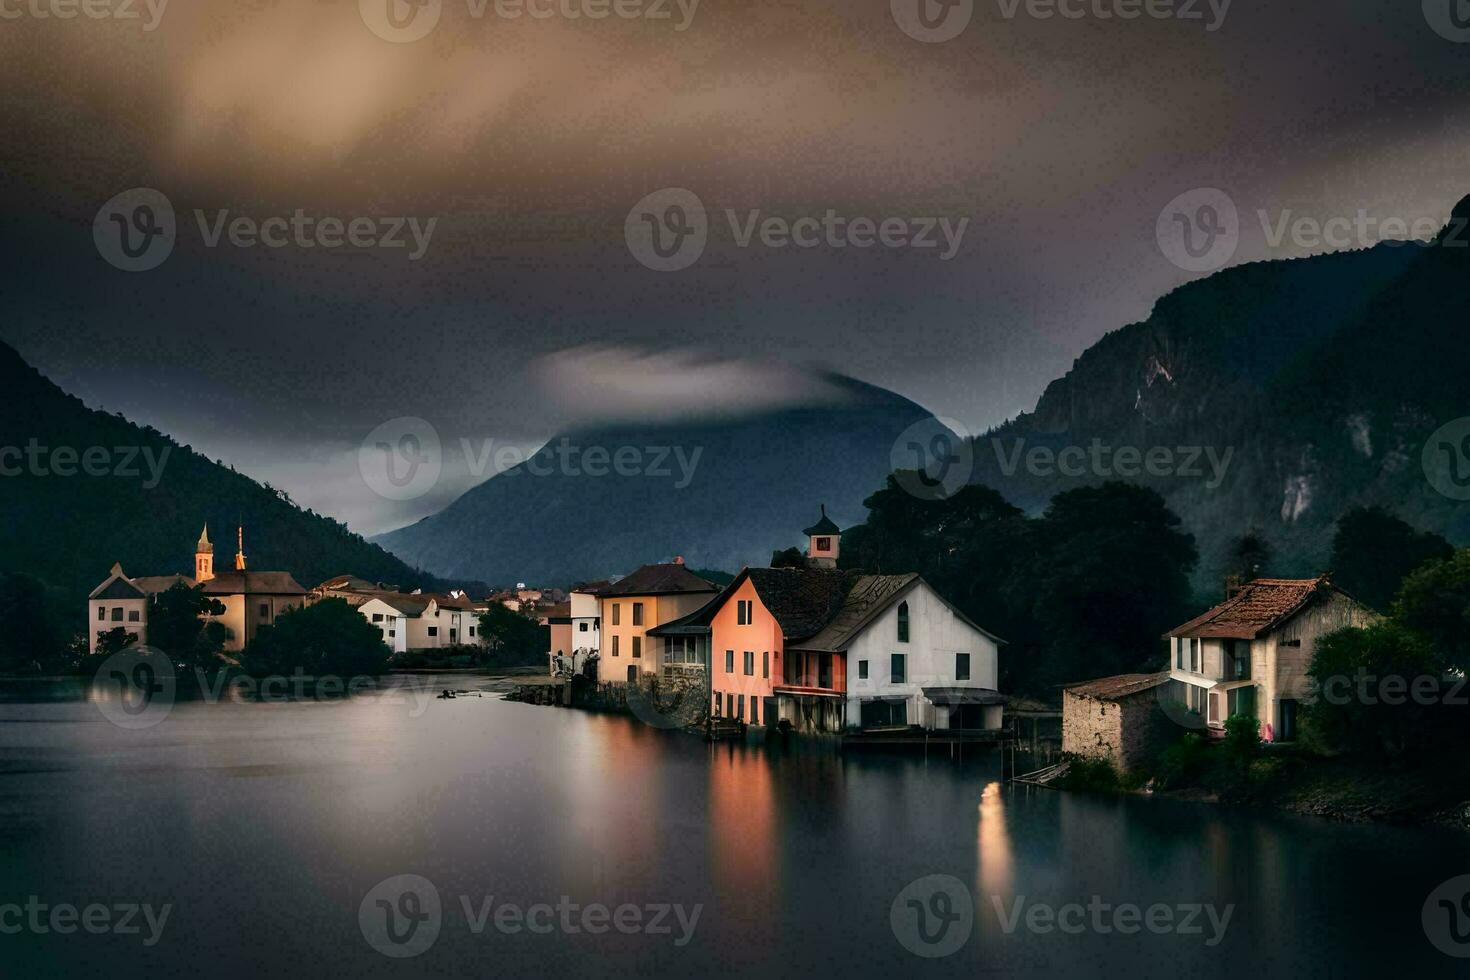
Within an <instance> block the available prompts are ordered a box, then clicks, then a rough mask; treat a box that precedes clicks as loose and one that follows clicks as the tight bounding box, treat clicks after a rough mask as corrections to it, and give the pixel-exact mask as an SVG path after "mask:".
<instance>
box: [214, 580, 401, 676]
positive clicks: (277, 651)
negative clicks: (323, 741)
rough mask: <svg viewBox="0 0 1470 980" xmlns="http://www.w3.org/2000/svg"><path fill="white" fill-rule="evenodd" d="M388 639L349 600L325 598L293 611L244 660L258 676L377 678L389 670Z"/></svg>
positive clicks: (261, 635)
mask: <svg viewBox="0 0 1470 980" xmlns="http://www.w3.org/2000/svg"><path fill="white" fill-rule="evenodd" d="M389 656H390V651H389V650H388V647H387V646H386V645H385V644H384V643H383V634H382V631H380V630H379V629H378V628H377V627H376V626H374V625H373V624H372V623H369V622H368V621H367V620H366V619H365V618H364V617H363V616H362V614H361V613H359V612H358V611H357V610H356V609H353V608H352V607H351V606H350V605H348V604H347V600H345V599H323V600H322V601H320V602H316V603H313V604H311V605H309V606H301V607H300V608H297V609H290V610H287V611H286V612H284V613H282V614H281V615H280V616H277V617H276V621H275V622H274V623H272V624H270V625H269V626H262V627H261V628H260V631H259V632H258V633H256V635H255V639H254V640H253V641H251V643H250V646H249V647H248V648H247V649H246V650H245V653H244V656H243V657H242V658H241V659H242V662H243V664H244V666H245V669H246V670H248V671H249V672H250V673H252V674H254V675H256V676H264V675H268V674H290V673H294V672H295V671H297V670H300V671H301V672H302V673H304V674H307V675H308V676H313V677H326V676H332V677H341V678H349V677H363V676H374V677H375V676H377V675H379V674H382V673H385V672H386V671H387V669H388V658H389Z"/></svg>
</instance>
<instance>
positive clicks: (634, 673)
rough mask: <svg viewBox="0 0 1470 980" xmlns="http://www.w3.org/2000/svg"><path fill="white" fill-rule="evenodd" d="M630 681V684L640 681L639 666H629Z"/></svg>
mask: <svg viewBox="0 0 1470 980" xmlns="http://www.w3.org/2000/svg"><path fill="white" fill-rule="evenodd" d="M628 683H629V684H637V683H638V668H637V667H632V666H630V667H629V668H628Z"/></svg>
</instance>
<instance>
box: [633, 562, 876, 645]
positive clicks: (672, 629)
mask: <svg viewBox="0 0 1470 980" xmlns="http://www.w3.org/2000/svg"><path fill="white" fill-rule="evenodd" d="M856 578H857V576H856V575H855V574H854V573H851V572H839V571H837V570H836V569H831V568H747V569H745V570H744V571H742V572H741V573H740V574H739V575H737V576H735V580H734V581H733V582H731V583H730V584H729V585H727V586H725V588H724V589H722V590H721V591H720V594H719V595H718V596H716V597H715V598H714V599H712V600H710V601H709V602H707V603H705V604H704V605H703V606H701V607H700V608H699V609H697V610H695V611H694V612H692V613H690V614H689V615H687V616H684V617H683V618H681V619H676V620H674V621H672V622H669V623H665V624H663V625H662V626H659V627H657V628H655V629H651V630H649V631H648V635H649V636H699V635H703V634H705V633H708V632H709V631H710V624H711V623H713V622H714V618H715V615H716V614H717V613H718V612H719V611H720V609H721V608H723V607H724V605H725V603H726V602H728V601H729V600H730V597H731V596H733V595H734V594H735V593H736V592H737V591H739V589H740V587H741V586H742V585H744V584H745V582H746V581H747V580H749V581H750V583H751V584H752V585H753V586H754V587H755V593H756V595H757V596H759V597H760V600H761V604H762V605H763V606H765V607H766V609H767V610H769V611H770V613H771V615H772V616H774V617H775V619H776V623H777V625H779V626H780V627H781V634H782V636H783V637H785V639H786V640H787V642H791V641H794V640H802V639H805V638H806V637H808V636H811V635H812V634H813V633H815V632H817V631H818V630H820V629H821V628H822V627H823V626H825V625H826V624H827V622H828V621H829V620H831V618H832V617H833V616H834V615H836V614H837V611H838V610H839V609H840V608H842V600H843V597H844V596H845V595H846V594H847V589H848V586H850V585H851V584H852V582H853V581H854V580H855V579H856Z"/></svg>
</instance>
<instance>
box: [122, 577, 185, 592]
mask: <svg viewBox="0 0 1470 980" xmlns="http://www.w3.org/2000/svg"><path fill="white" fill-rule="evenodd" d="M133 584H134V585H136V586H137V587H138V588H140V589H142V590H143V591H144V592H147V593H148V594H149V595H153V594H155V593H158V592H167V591H168V590H169V589H171V588H173V587H174V586H175V585H186V586H188V587H189V588H191V589H192V588H194V586H196V585H198V584H199V583H198V582H196V581H194V580H193V579H191V578H190V577H189V576H187V575H139V576H138V577H137V578H135V579H133Z"/></svg>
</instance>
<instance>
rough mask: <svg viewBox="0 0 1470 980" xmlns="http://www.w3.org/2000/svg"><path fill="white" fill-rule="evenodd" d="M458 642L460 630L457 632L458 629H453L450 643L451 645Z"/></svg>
mask: <svg viewBox="0 0 1470 980" xmlns="http://www.w3.org/2000/svg"><path fill="white" fill-rule="evenodd" d="M458 641H459V630H457V629H451V630H450V631H449V642H450V643H457V642H458Z"/></svg>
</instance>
